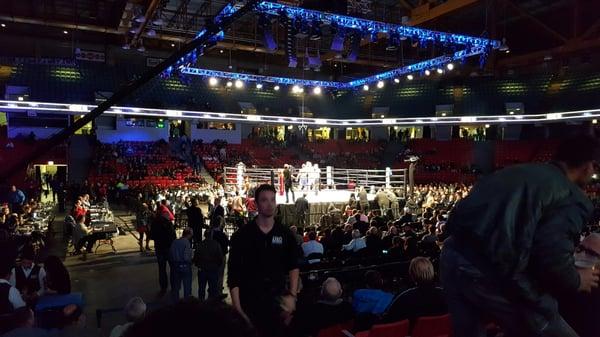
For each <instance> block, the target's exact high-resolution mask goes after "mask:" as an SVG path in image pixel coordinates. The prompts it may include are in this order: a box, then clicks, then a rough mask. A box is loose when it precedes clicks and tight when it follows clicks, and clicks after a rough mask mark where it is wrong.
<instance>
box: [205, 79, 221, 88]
mask: <svg viewBox="0 0 600 337" xmlns="http://www.w3.org/2000/svg"><path fill="white" fill-rule="evenodd" d="M208 84H209V85H210V86H211V87H214V86H215V85H217V84H219V80H218V79H217V78H216V77H211V78H209V79H208Z"/></svg>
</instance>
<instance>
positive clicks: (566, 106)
mask: <svg viewBox="0 0 600 337" xmlns="http://www.w3.org/2000/svg"><path fill="white" fill-rule="evenodd" d="M5 63H6V62H5ZM2 65H5V66H7V67H5V68H9V69H10V75H8V76H6V78H5V80H4V81H5V83H6V84H8V85H19V86H28V87H30V88H31V95H30V100H36V101H53V102H71V103H93V102H94V92H96V91H112V92H114V91H116V90H117V89H118V88H119V86H120V85H122V84H123V83H126V82H127V81H131V80H132V79H134V78H135V77H136V76H139V75H140V74H142V73H143V72H144V71H145V70H146V69H147V68H146V67H144V66H143V65H139V64H124V63H117V64H116V65H110V66H109V65H105V64H97V63H93V62H80V63H77V64H75V65H40V64H0V66H2ZM4 81H3V82H4ZM221 82H224V81H221ZM223 84H224V83H221V85H220V86H217V87H209V86H208V85H207V83H206V80H205V79H203V78H200V77H195V76H190V77H189V83H187V84H183V83H182V82H181V81H180V80H179V79H178V78H170V79H160V78H156V79H154V80H152V81H150V82H149V83H147V84H146V85H144V86H143V87H142V88H141V89H140V90H138V91H137V92H136V93H135V94H134V95H133V96H131V97H129V98H127V99H126V100H125V101H124V102H123V103H121V105H135V106H141V107H155V108H167V107H168V108H180V109H197V110H213V111H227V112H238V111H240V110H241V109H240V105H239V102H249V103H251V104H253V105H254V107H255V108H256V110H257V112H258V113H261V114H273V115H290V116H298V115H299V112H300V106H301V97H300V96H299V95H292V94H290V93H289V88H286V87H282V89H281V90H280V91H278V92H276V91H274V90H273V89H272V88H271V86H269V85H267V86H265V88H264V89H262V90H258V89H255V88H254V86H253V85H252V84H250V83H248V84H246V87H245V88H244V89H243V90H237V89H235V88H229V89H225V88H223ZM598 89H600V77H598V75H597V72H589V71H580V70H573V71H570V70H569V71H566V72H563V73H562V74H560V75H556V74H538V75H528V76H518V77H517V76H516V75H515V76H514V77H505V78H492V77H469V78H464V79H456V78H445V77H441V78H439V77H433V76H432V77H431V78H421V79H415V80H414V81H405V80H403V81H402V82H401V83H400V84H395V83H392V82H388V83H387V84H386V87H385V89H382V90H377V89H376V88H372V89H371V90H370V92H369V93H364V92H363V91H362V90H361V91H350V92H342V93H332V92H329V91H325V93H324V94H323V95H321V96H314V95H311V94H307V95H305V103H306V111H310V112H313V113H316V114H318V115H320V116H323V117H327V116H335V117H337V118H356V117H362V118H364V117H365V113H366V114H368V115H370V114H371V111H372V108H373V107H379V106H380V107H389V109H390V111H391V112H392V115H396V116H419V115H421V116H422V115H433V114H434V112H435V106H436V105H438V104H454V105H455V113H456V114H457V115H471V114H488V115H489V114H502V113H504V103H506V102H523V103H524V104H525V111H526V112H527V113H545V112H548V111H559V110H573V109H582V108H586V107H588V108H589V107H596V105H597V104H598V100H597V97H596V95H594V93H595V92H597V90H598Z"/></svg>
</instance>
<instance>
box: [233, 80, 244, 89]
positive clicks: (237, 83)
mask: <svg viewBox="0 0 600 337" xmlns="http://www.w3.org/2000/svg"><path fill="white" fill-rule="evenodd" d="M235 87H236V88H237V89H241V88H243V87H244V82H242V81H240V80H236V81H235Z"/></svg>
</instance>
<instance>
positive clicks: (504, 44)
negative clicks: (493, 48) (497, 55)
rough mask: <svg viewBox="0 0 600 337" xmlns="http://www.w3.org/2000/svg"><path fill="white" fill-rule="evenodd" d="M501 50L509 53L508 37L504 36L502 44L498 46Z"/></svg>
mask: <svg viewBox="0 0 600 337" xmlns="http://www.w3.org/2000/svg"><path fill="white" fill-rule="evenodd" d="M498 50H499V51H503V52H505V53H508V52H509V50H510V48H508V45H507V44H506V38H505V37H503V38H502V44H501V45H500V47H499V48H498Z"/></svg>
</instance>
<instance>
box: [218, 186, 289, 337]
mask: <svg viewBox="0 0 600 337" xmlns="http://www.w3.org/2000/svg"><path fill="white" fill-rule="evenodd" d="M275 195H276V192H275V189H274V188H273V186H272V185H261V186H260V187H258V188H257V189H256V192H255V199H256V205H257V208H258V215H257V216H256V218H254V219H253V220H252V221H251V222H250V223H248V225H246V226H244V227H243V228H240V229H239V230H238V231H237V232H235V233H234V235H233V237H232V239H231V248H230V251H229V269H228V280H227V281H228V286H229V289H230V293H231V300H232V304H233V306H234V308H235V309H236V310H237V311H238V312H239V313H240V314H241V315H242V316H243V317H244V318H245V319H247V320H248V321H249V322H251V323H252V324H253V325H254V326H255V327H256V328H257V330H258V331H259V333H260V334H261V335H262V336H277V335H278V332H277V330H278V325H279V324H278V314H279V311H278V308H277V300H278V299H281V295H283V294H285V293H286V278H287V277H289V288H288V289H287V294H288V295H287V296H292V297H294V298H295V297H296V293H297V291H298V277H299V270H298V265H297V263H298V258H297V248H296V239H295V238H294V236H293V235H292V232H291V231H290V230H289V229H288V228H286V227H283V226H282V225H281V224H280V223H277V222H275V217H274V215H275V209H276V202H275Z"/></svg>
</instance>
